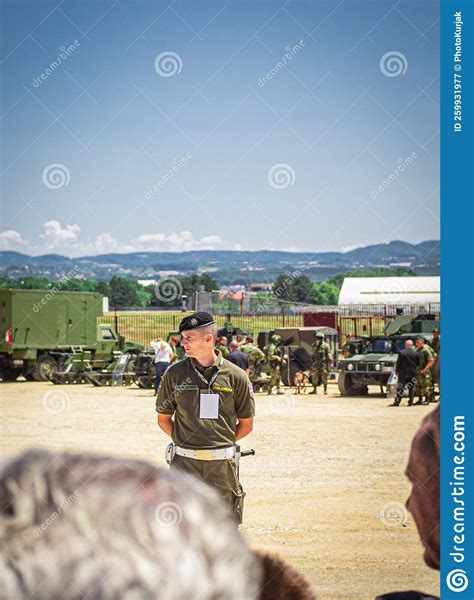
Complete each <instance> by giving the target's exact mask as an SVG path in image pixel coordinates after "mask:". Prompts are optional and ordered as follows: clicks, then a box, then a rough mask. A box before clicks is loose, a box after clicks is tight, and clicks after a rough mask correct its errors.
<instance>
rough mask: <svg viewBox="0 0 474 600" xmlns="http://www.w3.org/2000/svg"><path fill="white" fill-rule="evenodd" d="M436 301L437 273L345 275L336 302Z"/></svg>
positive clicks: (438, 292) (340, 304)
mask: <svg viewBox="0 0 474 600" xmlns="http://www.w3.org/2000/svg"><path fill="white" fill-rule="evenodd" d="M439 301H440V278H439V277H346V278H345V279H344V283H343V284H342V288H341V291H340V293H339V306H347V305H351V304H385V305H387V304H392V305H393V304H404V305H407V304H417V305H422V304H423V305H427V304H430V303H436V302H439Z"/></svg>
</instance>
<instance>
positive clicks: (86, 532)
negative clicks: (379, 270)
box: [0, 312, 440, 600]
mask: <svg viewBox="0 0 474 600" xmlns="http://www.w3.org/2000/svg"><path fill="white" fill-rule="evenodd" d="M180 334H181V344H182V345H183V348H184V350H185V352H186V358H185V359H184V360H180V361H175V362H174V363H173V357H172V354H174V353H173V352H172V351H171V353H170V348H167V347H166V343H165V344H164V343H163V340H156V354H157V361H156V363H157V372H159V373H160V384H159V387H158V394H157V399H156V412H157V423H158V426H159V427H160V428H161V429H162V430H163V431H164V432H165V433H166V434H167V435H169V436H170V437H171V439H172V443H171V444H170V445H169V446H168V448H167V451H166V457H167V462H168V464H169V465H170V469H169V470H166V469H162V468H157V467H155V466H154V465H152V464H151V463H148V462H144V461H139V460H128V459H117V458H113V457H111V456H97V455H94V454H82V453H71V452H65V453H52V452H49V451H45V450H41V451H39V450H32V451H28V452H24V453H22V454H20V455H19V456H17V457H14V458H12V459H10V460H8V461H5V462H4V463H3V465H2V468H1V473H0V498H1V509H2V525H3V527H2V529H1V531H0V541H1V543H2V548H3V551H4V552H3V554H2V556H1V558H0V563H1V564H0V567H1V568H0V595H1V597H2V598H5V599H6V600H17V599H18V598H31V599H32V600H35V599H40V598H48V599H52V600H55V599H56V598H58V599H59V598H61V599H64V600H73V599H76V598H85V597H90V598H104V599H108V598H111V599H112V598H121V599H124V600H135V599H138V598H150V599H162V598H163V599H165V598H166V600H178V599H179V600H181V599H185V598H199V599H200V600H207V599H209V600H211V599H215V598H219V599H224V600H225V599H229V600H245V599H249V600H250V599H262V600H270V599H271V600H284V599H292V600H312V599H313V598H315V594H314V592H313V591H312V590H311V588H310V586H309V584H308V583H307V581H306V580H305V579H304V577H303V576H302V575H301V574H300V573H298V572H297V571H295V570H294V569H293V568H292V567H291V566H290V565H288V564H286V563H285V562H284V561H282V560H281V559H280V558H278V557H276V556H271V555H268V554H266V553H262V552H255V551H253V550H252V549H251V548H250V547H249V546H248V544H247V543H246V541H245V539H244V538H243V537H242V535H241V534H240V532H239V530H238V527H237V526H238V524H240V523H241V522H242V514H243V500H244V497H245V493H244V491H243V489H242V486H241V485H240V481H239V467H238V464H239V459H240V446H239V445H238V442H239V440H241V439H242V438H244V437H245V436H246V435H248V434H249V433H250V432H251V431H252V429H253V419H254V415H255V401H254V396H253V391H252V385H251V383H250V380H249V377H248V373H247V371H248V370H249V368H247V367H246V363H245V362H244V363H243V365H239V364H238V363H239V361H240V359H242V356H241V355H243V356H248V355H247V353H246V352H245V350H244V344H242V345H240V347H239V344H238V343H235V344H231V347H230V348H229V354H228V356H230V355H231V354H233V353H234V354H235V355H236V358H237V361H236V362H234V363H232V362H231V361H229V360H225V359H224V357H223V353H222V351H221V350H220V349H219V348H218V346H216V340H217V326H216V324H215V322H214V319H213V317H212V315H210V314H209V313H202V312H201V313H194V314H193V315H190V316H189V317H185V318H184V319H183V321H182V322H181V324H180ZM221 341H222V340H221ZM244 341H245V342H246V344H247V345H250V346H252V343H253V340H251V339H250V336H249V337H248V339H246V340H244ZM235 342H238V340H235ZM269 346H270V348H269V349H268V350H267V354H268V356H269V360H272V359H273V360H275V359H274V357H276V356H280V355H279V353H278V352H277V350H278V339H272V341H271V343H270V344H269ZM407 350H410V348H408V349H407ZM315 354H317V355H318V356H321V360H322V361H323V363H324V361H327V360H329V358H328V356H329V353H328V349H327V348H326V342H325V341H324V339H323V338H318V341H317V343H316V344H315ZM280 358H281V357H280ZM161 362H163V363H172V364H168V366H167V368H166V369H163V366H162V365H159V363H161ZM275 362H276V363H277V364H278V365H280V364H281V361H276V360H275ZM317 368H319V369H320V370H319V372H318V374H319V375H320V376H321V379H322V380H323V381H324V373H323V372H322V370H321V368H320V367H319V365H318V366H317ZM323 385H324V384H323ZM439 429H440V423H439V406H438V407H437V408H436V409H435V411H433V412H432V413H431V414H429V415H427V416H426V417H425V419H424V421H423V423H422V426H421V428H420V430H419V431H418V433H417V434H416V435H415V438H414V440H413V443H412V448H411V452H410V458H409V462H408V466H407V468H406V475H407V477H408V479H409V480H410V482H411V483H412V490H411V494H410V497H409V499H408V502H407V508H408V510H410V512H411V513H412V515H413V518H414V521H415V523H416V526H417V528H418V531H419V534H420V538H421V540H422V543H423V546H424V558H425V562H426V564H427V565H428V566H430V567H432V568H434V569H439V565H440V546H439V539H440V537H439V521H440V514H439V510H440V509H439V457H440V452H439ZM413 593H415V592H395V593H394V592H391V593H390V594H383V595H380V596H378V598H379V599H381V600H383V599H388V598H391V599H395V598H398V599H401V598H407V597H411V596H407V595H406V594H413ZM415 594H417V595H416V597H417V598H428V595H426V594H423V593H420V592H416V593H415ZM430 598H433V597H432V596H430Z"/></svg>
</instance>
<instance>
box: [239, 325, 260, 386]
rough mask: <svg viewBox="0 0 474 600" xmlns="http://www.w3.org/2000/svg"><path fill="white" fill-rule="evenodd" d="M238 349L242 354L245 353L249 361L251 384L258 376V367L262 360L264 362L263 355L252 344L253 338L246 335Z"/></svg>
mask: <svg viewBox="0 0 474 600" xmlns="http://www.w3.org/2000/svg"><path fill="white" fill-rule="evenodd" d="M240 349H241V350H242V352H245V354H246V355H247V357H248V359H249V378H250V381H251V382H252V383H253V382H254V380H255V379H256V378H257V377H258V376H259V372H258V365H259V363H261V362H262V360H265V354H264V353H263V352H262V351H261V350H260V348H259V347H258V346H257V345H256V344H254V343H253V337H252V336H251V335H248V336H247V337H246V338H245V344H244V345H243V346H241V347H240Z"/></svg>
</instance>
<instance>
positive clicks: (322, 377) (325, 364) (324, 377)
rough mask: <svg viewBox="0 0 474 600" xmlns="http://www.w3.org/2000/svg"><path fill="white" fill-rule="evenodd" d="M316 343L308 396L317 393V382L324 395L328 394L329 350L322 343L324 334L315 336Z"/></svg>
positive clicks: (324, 343)
mask: <svg viewBox="0 0 474 600" xmlns="http://www.w3.org/2000/svg"><path fill="white" fill-rule="evenodd" d="M316 338H317V339H316V342H315V344H314V351H313V357H312V358H313V364H312V367H311V381H312V383H313V389H312V391H311V392H310V394H316V393H317V391H318V385H319V382H321V383H322V384H323V387H324V394H327V393H328V375H329V367H330V365H331V360H332V357H331V349H330V347H329V344H328V343H327V342H325V341H324V334H323V333H322V332H320V331H319V332H318V333H317V334H316Z"/></svg>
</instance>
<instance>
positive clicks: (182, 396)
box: [174, 384, 199, 411]
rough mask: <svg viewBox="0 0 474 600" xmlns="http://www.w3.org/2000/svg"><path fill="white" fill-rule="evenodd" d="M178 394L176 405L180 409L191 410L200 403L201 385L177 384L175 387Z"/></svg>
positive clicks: (176, 394)
mask: <svg viewBox="0 0 474 600" xmlns="http://www.w3.org/2000/svg"><path fill="white" fill-rule="evenodd" d="M174 392H175V396H176V406H177V409H178V411H179V410H180V409H181V410H184V411H189V410H193V409H195V408H196V407H197V406H198V405H199V386H197V385H189V384H188V385H185V386H184V385H181V386H180V385H177V386H176V387H175V388H174Z"/></svg>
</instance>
